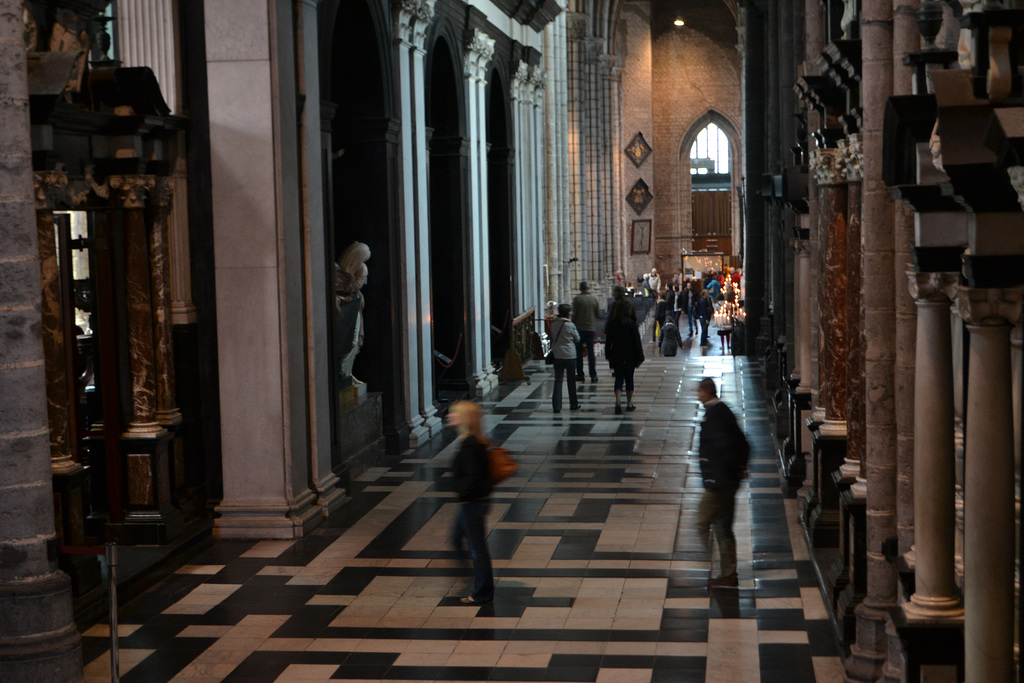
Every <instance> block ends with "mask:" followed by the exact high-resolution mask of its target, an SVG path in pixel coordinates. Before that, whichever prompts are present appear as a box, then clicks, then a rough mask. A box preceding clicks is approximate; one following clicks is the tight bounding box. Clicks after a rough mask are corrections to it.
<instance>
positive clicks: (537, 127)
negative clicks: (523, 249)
mask: <svg viewBox="0 0 1024 683" xmlns="http://www.w3.org/2000/svg"><path fill="white" fill-rule="evenodd" d="M546 85H547V73H546V72H545V71H544V69H542V68H541V67H540V66H536V67H534V68H533V70H532V71H531V72H530V87H531V88H532V90H533V93H532V94H533V98H532V99H533V106H532V108H531V110H530V117H531V119H532V121H533V126H532V127H533V140H532V143H533V144H532V145H531V147H530V158H531V164H530V169H531V171H532V173H531V175H530V179H531V181H532V183H533V192H532V196H533V221H532V227H531V230H530V237H529V239H530V244H531V245H532V251H533V253H534V254H535V257H534V258H533V260H532V262H531V263H530V264H529V268H528V269H526V270H525V271H524V272H523V275H524V276H526V277H527V278H528V280H529V285H528V286H529V288H530V299H531V301H533V302H536V306H537V310H538V311H540V310H543V305H544V299H543V298H542V297H543V294H542V292H543V290H542V289H541V273H540V264H541V263H543V262H544V227H545V220H544V214H545V208H546V206H545V203H544V167H543V160H544V140H545V130H544V90H545V87H546Z"/></svg>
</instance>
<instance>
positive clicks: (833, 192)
mask: <svg viewBox="0 0 1024 683" xmlns="http://www.w3.org/2000/svg"><path fill="white" fill-rule="evenodd" d="M815 156H816V163H815V164H814V170H815V175H816V178H817V181H818V188H819V204H818V236H819V237H818V239H819V242H820V251H819V262H818V321H819V325H820V329H819V336H818V339H819V342H818V362H819V364H820V368H819V371H818V378H819V391H818V398H819V401H820V405H821V408H822V409H823V411H824V418H825V421H826V422H827V423H832V424H833V425H835V426H836V427H841V424H840V423H843V422H844V421H845V420H846V353H847V337H846V248H847V244H846V202H847V187H846V171H845V168H844V167H843V162H842V158H841V154H840V152H838V151H837V150H832V149H821V150H817V151H816V152H815ZM748 318H749V316H748Z"/></svg>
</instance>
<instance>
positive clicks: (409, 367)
mask: <svg viewBox="0 0 1024 683" xmlns="http://www.w3.org/2000/svg"><path fill="white" fill-rule="evenodd" d="M393 8H394V27H395V36H394V49H395V64H396V65H397V67H398V78H399V107H400V110H401V117H402V121H403V122H404V123H403V125H402V191H403V193H404V196H403V201H402V221H401V223H402V225H403V230H402V235H401V241H400V244H399V248H398V251H399V254H400V258H401V259H402V263H403V265H404V267H403V268H402V272H403V274H404V275H403V280H402V282H401V284H400V291H401V297H402V301H403V307H402V308H403V310H404V311H405V315H406V318H405V322H404V327H405V328H406V329H407V330H408V331H409V334H408V337H407V339H406V347H405V353H404V354H403V355H404V357H405V363H406V367H405V369H404V370H405V372H404V374H405V376H406V377H408V381H407V382H405V390H406V392H407V394H406V397H405V401H404V404H405V406H406V407H407V408H408V411H409V413H408V415H407V416H406V420H407V421H408V423H409V445H410V446H411V447H413V448H416V447H419V446H421V445H423V444H424V443H426V441H427V439H429V438H430V437H431V436H432V435H433V434H436V433H437V432H438V431H440V429H441V421H440V419H439V418H438V417H437V415H436V413H437V410H436V408H434V401H433V394H434V360H433V356H432V355H431V351H432V349H433V348H434V344H433V333H432V331H431V327H430V212H429V204H428V189H429V188H428V186H427V165H428V161H429V158H430V157H429V155H428V153H427V137H426V104H425V102H424V93H425V92H426V90H425V86H424V75H423V72H424V58H425V56H426V50H425V49H424V46H425V44H426V33H427V30H428V29H429V28H430V24H431V22H432V21H433V18H434V0H395V1H394V3H393Z"/></svg>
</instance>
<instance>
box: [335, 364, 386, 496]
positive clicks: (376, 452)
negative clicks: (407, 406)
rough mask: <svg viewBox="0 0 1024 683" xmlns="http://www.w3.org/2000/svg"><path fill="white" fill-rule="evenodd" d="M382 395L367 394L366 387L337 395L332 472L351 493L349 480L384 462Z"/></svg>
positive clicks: (359, 387)
mask: <svg viewBox="0 0 1024 683" xmlns="http://www.w3.org/2000/svg"><path fill="white" fill-rule="evenodd" d="M383 425H384V418H383V409H382V404H381V394H380V393H379V392H367V391H366V385H365V384H359V385H354V386H349V387H346V388H344V389H341V390H339V391H338V419H337V424H336V430H335V438H334V449H333V453H332V454H331V469H333V470H334V473H335V474H336V475H338V479H340V480H341V482H340V486H341V487H342V488H345V489H350V488H351V485H352V480H353V479H355V478H356V477H358V476H359V475H360V474H362V473H363V472H365V471H366V470H367V469H368V468H370V467H372V466H374V465H376V464H378V463H380V462H381V461H382V460H383V458H384V436H383Z"/></svg>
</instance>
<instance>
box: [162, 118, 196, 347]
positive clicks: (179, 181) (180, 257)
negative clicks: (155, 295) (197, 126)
mask: <svg viewBox="0 0 1024 683" xmlns="http://www.w3.org/2000/svg"><path fill="white" fill-rule="evenodd" d="M175 146H176V148H177V149H178V150H179V152H178V156H177V158H176V159H175V161H174V170H173V171H172V174H171V183H172V188H173V191H174V195H175V196H176V197H179V198H180V199H181V200H180V201H178V202H177V204H173V205H172V206H171V211H170V214H169V215H168V217H167V222H168V226H169V228H170V234H169V235H168V238H167V240H168V249H169V250H170V253H169V257H168V259H169V261H170V287H171V325H172V327H173V326H174V325H191V324H194V323H195V322H196V320H197V316H198V313H199V312H198V310H197V309H196V305H195V303H194V302H193V301H192V253H191V247H190V245H189V232H190V230H189V222H188V199H187V198H188V174H187V172H186V167H187V163H186V161H187V160H186V158H185V152H184V150H185V134H184V133H179V134H178V135H177V143H176V145H175Z"/></svg>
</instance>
